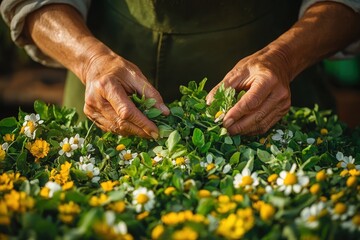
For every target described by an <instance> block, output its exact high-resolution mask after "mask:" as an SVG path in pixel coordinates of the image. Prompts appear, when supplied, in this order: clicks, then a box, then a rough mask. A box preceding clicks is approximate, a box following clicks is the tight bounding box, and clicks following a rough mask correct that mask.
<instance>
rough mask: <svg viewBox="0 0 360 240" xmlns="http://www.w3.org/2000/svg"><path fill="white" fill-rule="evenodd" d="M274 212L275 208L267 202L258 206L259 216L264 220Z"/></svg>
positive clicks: (270, 217) (267, 219) (269, 217)
mask: <svg viewBox="0 0 360 240" xmlns="http://www.w3.org/2000/svg"><path fill="white" fill-rule="evenodd" d="M274 214H275V208H274V207H273V206H272V205H270V204H267V203H264V204H261V207H260V218H261V219H262V220H264V221H269V220H271V219H272V218H273V216H274Z"/></svg>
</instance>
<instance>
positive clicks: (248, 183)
mask: <svg viewBox="0 0 360 240" xmlns="http://www.w3.org/2000/svg"><path fill="white" fill-rule="evenodd" d="M233 184H234V187H235V188H244V189H245V190H249V189H251V188H253V187H256V186H257V185H259V178H258V175H257V173H256V172H253V173H251V171H250V169H248V168H244V169H243V170H242V171H241V173H238V174H236V175H235V177H234V181H233Z"/></svg>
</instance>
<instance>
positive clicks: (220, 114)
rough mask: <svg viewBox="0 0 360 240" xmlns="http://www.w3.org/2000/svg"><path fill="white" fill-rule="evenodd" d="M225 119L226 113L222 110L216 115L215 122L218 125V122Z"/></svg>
mask: <svg viewBox="0 0 360 240" xmlns="http://www.w3.org/2000/svg"><path fill="white" fill-rule="evenodd" d="M224 117H225V113H224V112H223V111H221V110H220V111H218V112H217V113H216V114H215V121H214V122H216V123H217V122H219V121H221V120H223V118H224Z"/></svg>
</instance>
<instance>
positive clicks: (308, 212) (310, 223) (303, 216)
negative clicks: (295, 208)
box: [296, 202, 326, 229]
mask: <svg viewBox="0 0 360 240" xmlns="http://www.w3.org/2000/svg"><path fill="white" fill-rule="evenodd" d="M325 214H326V208H325V204H324V203H323V202H318V203H314V204H312V205H311V206H309V207H306V208H304V209H303V210H302V211H301V213H300V218H297V219H296V222H297V223H298V224H303V225H304V226H306V227H308V228H312V229H313V228H317V227H318V226H319V219H320V218H321V217H323V216H324V215H325Z"/></svg>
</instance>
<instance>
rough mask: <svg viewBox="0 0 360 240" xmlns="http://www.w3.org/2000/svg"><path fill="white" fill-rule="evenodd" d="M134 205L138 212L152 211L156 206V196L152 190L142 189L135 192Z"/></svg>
mask: <svg viewBox="0 0 360 240" xmlns="http://www.w3.org/2000/svg"><path fill="white" fill-rule="evenodd" d="M132 204H133V205H134V206H135V210H136V212H141V211H142V210H143V209H144V210H145V211H150V210H151V209H153V207H154V204H155V195H154V192H153V191H152V190H148V189H147V188H146V187H140V188H138V189H136V190H135V191H134V192H133V201H132Z"/></svg>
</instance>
